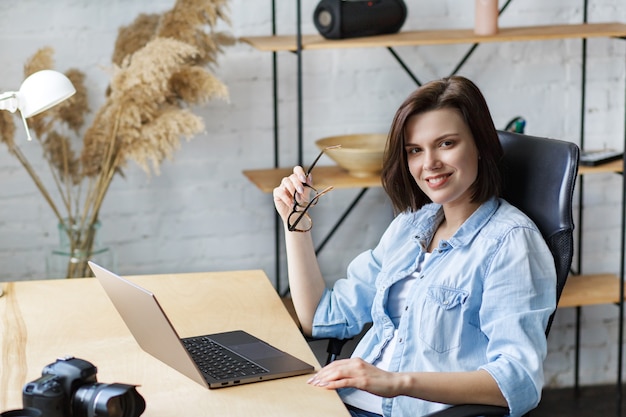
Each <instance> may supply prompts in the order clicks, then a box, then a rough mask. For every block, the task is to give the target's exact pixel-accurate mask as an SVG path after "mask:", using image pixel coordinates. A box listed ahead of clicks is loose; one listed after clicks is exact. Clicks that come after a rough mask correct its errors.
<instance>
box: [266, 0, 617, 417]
mask: <svg viewBox="0 0 626 417" xmlns="http://www.w3.org/2000/svg"><path fill="white" fill-rule="evenodd" d="M512 1H513V0H506V2H505V4H504V5H503V6H502V7H501V8H500V10H499V15H502V13H503V12H504V11H505V10H506V9H507V7H508V6H509V4H510V3H511V2H512ZM271 3H272V35H276V0H272V2H271ZM301 16H302V1H301V0H297V1H296V50H295V52H293V53H294V54H295V55H296V79H297V85H296V95H297V97H296V100H297V121H296V123H297V152H298V159H297V160H298V164H299V165H301V164H302V161H303V89H302V52H303V48H302V20H301ZM583 23H588V0H583ZM618 39H623V40H624V39H626V38H618ZM581 43H582V51H581V54H582V59H581V106H580V138H579V140H580V147H581V149H582V148H583V147H584V138H585V116H586V78H587V39H586V38H582V41H581ZM479 46H480V44H479V43H474V44H473V45H472V46H471V47H470V48H469V49H468V51H467V52H466V53H465V54H464V55H463V57H462V58H461V59H460V60H459V62H458V64H457V65H456V66H455V67H454V69H453V70H452V72H451V73H450V75H455V74H457V73H458V72H459V71H460V70H461V69H462V68H463V66H464V65H465V63H466V62H467V61H468V59H469V58H470V57H471V56H472V54H473V53H474V52H475V51H476V49H477V48H478V47H479ZM386 49H387V50H388V51H389V53H390V54H391V55H392V56H393V58H394V59H395V60H396V61H397V63H398V64H399V65H400V67H402V69H403V70H404V71H405V73H406V74H407V75H408V76H409V77H410V78H411V79H412V80H413V82H415V84H416V85H417V86H421V85H422V82H421V81H420V80H419V78H418V77H417V76H416V75H415V74H414V73H413V71H412V70H411V69H410V68H409V66H408V65H407V64H406V63H405V62H404V61H403V60H402V58H401V57H400V55H399V54H398V53H397V52H396V50H395V49H394V48H393V47H387V48H386ZM272 79H273V87H272V92H273V110H274V168H279V167H280V151H279V148H280V145H279V142H280V140H279V133H278V131H279V120H278V101H279V99H278V94H279V93H278V62H277V52H276V51H274V52H272ZM624 90H625V94H624V97H625V102H626V86H625V89H624ZM624 142H625V146H626V116H625V120H624ZM623 172H626V158H624V166H623ZM622 177H623V174H622ZM578 186H579V193H578V198H579V211H578V233H577V252H578V253H577V262H576V263H577V265H576V269H577V271H578V273H580V272H581V271H582V229H583V227H582V225H583V207H584V204H583V196H584V192H583V190H584V181H583V176H582V175H581V178H580V181H579V184H578ZM622 186H623V189H622V210H621V211H622V213H621V219H622V227H621V248H620V268H619V278H620V294H624V276H625V273H626V268H625V263H626V256H625V255H626V254H625V252H626V223H625V219H626V179H624V178H623V179H622ZM367 190H368V188H363V189H362V190H361V191H360V192H359V194H358V195H357V196H356V197H355V198H354V199H353V201H352V202H351V203H350V204H349V205H348V207H347V209H346V210H345V211H344V212H343V214H342V215H341V216H340V217H339V219H338V220H337V222H336V223H335V224H334V225H333V227H332V228H331V229H330V231H329V232H328V234H327V235H326V236H325V237H324V238H323V239H322V242H321V243H320V244H319V245H318V247H317V248H316V254H319V253H320V252H321V250H322V249H323V248H324V247H325V245H326V244H327V243H328V241H329V240H330V239H331V238H332V236H333V235H334V234H335V233H336V232H337V230H338V228H339V227H340V226H341V224H342V223H343V222H344V220H345V219H346V218H347V217H348V215H349V214H350V213H351V212H352V210H353V209H354V207H355V206H356V205H357V204H358V203H359V201H360V200H361V199H362V197H363V196H364V194H365V192H366V191H367ZM281 230H282V222H281V220H280V217H279V216H278V215H276V216H275V282H276V289H277V291H279V293H280V292H281V279H280V268H281V256H280V254H281V247H280V242H281V239H280V236H281ZM288 291H289V288H288V287H287V289H286V290H284V291H283V292H282V293H281V295H283V296H285V295H287V294H288ZM618 308H619V330H618V333H619V334H618V366H617V368H618V369H617V383H616V388H617V393H616V398H617V416H618V417H621V414H622V413H621V408H622V407H621V405H622V384H623V377H622V367H623V340H624V299H623V297H620V302H619V303H618ZM581 312H582V307H580V306H578V307H576V329H575V364H574V387H575V392H576V393H578V392H579V389H580V375H579V369H580V338H581V336H580V335H581Z"/></svg>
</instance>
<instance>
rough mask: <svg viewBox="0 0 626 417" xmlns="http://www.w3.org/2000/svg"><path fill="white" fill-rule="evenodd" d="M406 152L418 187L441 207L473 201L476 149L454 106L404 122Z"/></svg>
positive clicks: (470, 134)
mask: <svg viewBox="0 0 626 417" xmlns="http://www.w3.org/2000/svg"><path fill="white" fill-rule="evenodd" d="M406 130H407V132H406V133H407V134H406V144H405V151H406V154H407V161H408V165H409V171H410V172H411V175H412V176H413V179H414V180H415V182H416V183H417V185H418V187H419V188H420V189H421V190H422V191H423V192H424V193H425V194H426V195H427V196H428V197H429V198H430V199H431V200H432V201H433V202H435V203H438V204H441V205H443V206H444V207H446V206H448V207H453V206H457V205H466V204H472V203H471V199H472V190H471V186H472V184H474V181H476V177H477V175H478V149H477V148H476V143H475V141H474V137H473V136H472V132H471V131H470V129H469V127H468V126H467V125H466V124H465V121H464V120H463V118H462V117H461V115H460V113H459V112H458V111H457V110H455V109H446V108H444V109H439V110H431V111H428V112H425V113H421V114H417V115H415V116H412V117H411V118H410V119H409V121H408V123H407V129H406Z"/></svg>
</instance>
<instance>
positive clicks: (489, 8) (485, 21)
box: [474, 0, 498, 35]
mask: <svg viewBox="0 0 626 417" xmlns="http://www.w3.org/2000/svg"><path fill="white" fill-rule="evenodd" d="M474 33H475V34H477V35H495V34H496V33H498V0H476V8H475V10H474Z"/></svg>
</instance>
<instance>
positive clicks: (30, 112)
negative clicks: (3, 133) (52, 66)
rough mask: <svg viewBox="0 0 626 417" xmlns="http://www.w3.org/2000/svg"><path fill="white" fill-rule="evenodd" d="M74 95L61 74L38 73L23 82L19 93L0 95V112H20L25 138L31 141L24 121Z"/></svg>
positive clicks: (71, 86) (69, 83)
mask: <svg viewBox="0 0 626 417" xmlns="http://www.w3.org/2000/svg"><path fill="white" fill-rule="evenodd" d="M74 93H76V89H75V88H74V86H73V85H72V82H71V81H70V80H69V79H68V78H67V77H66V76H65V75H63V74H61V73H60V72H57V71H52V70H43V71H38V72H36V73H34V74H32V75H30V76H29V77H28V78H26V79H25V80H24V82H23V83H22V86H21V87H20V90H19V91H9V92H7V93H1V94H0V110H8V111H10V112H11V113H14V112H15V111H16V110H19V111H20V114H21V116H22V121H23V122H24V127H25V128H26V136H27V138H28V140H31V136H30V132H29V130H28V124H27V123H26V119H27V118H28V117H32V116H35V115H37V114H39V113H41V112H43V111H45V110H48V109H49V108H50V107H52V106H55V105H57V104H59V103H60V102H62V101H63V100H66V99H68V98H69V97H71V96H72V95H74Z"/></svg>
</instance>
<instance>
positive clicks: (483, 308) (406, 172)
mask: <svg viewBox="0 0 626 417" xmlns="http://www.w3.org/2000/svg"><path fill="white" fill-rule="evenodd" d="M502 155H503V150H502V146H501V144H500V141H499V139H498V135H497V133H496V129H495V127H494V124H493V122H492V120H491V114H490V112H489V108H488V107H487V103H486V102H485V99H484V97H483V95H482V93H481V92H480V91H479V90H478V88H477V87H476V85H474V83H473V82H471V81H470V80H468V79H466V78H463V77H458V76H455V77H449V78H444V79H441V80H435V81H431V82H429V83H427V84H425V85H424V86H423V87H420V88H419V89H417V90H416V91H415V92H414V93H413V94H411V95H410V96H409V97H408V98H407V99H406V100H405V101H404V102H403V103H402V105H401V106H400V108H399V109H398V111H397V112H396V115H395V117H394V119H393V122H392V126H391V130H390V133H389V137H388V143H387V149H386V152H385V157H384V161H383V171H382V182H383V186H384V188H385V191H387V194H388V195H389V196H390V198H391V200H392V202H393V204H394V208H395V210H396V212H397V213H398V215H397V216H396V217H395V219H394V220H393V221H392V222H391V224H390V225H389V227H388V228H387V231H386V232H385V233H384V234H383V236H382V238H381V240H380V242H379V243H378V245H377V246H376V247H375V248H374V249H372V250H368V251H365V252H363V253H361V254H360V255H359V256H357V257H356V258H355V259H354V260H353V261H352V262H351V263H350V265H349V267H348V270H347V276H346V278H345V279H340V280H338V281H337V282H336V283H335V285H334V286H333V288H332V289H329V288H326V287H325V284H324V279H323V277H322V274H321V272H320V269H319V265H318V263H317V258H316V254H315V251H314V249H313V244H312V240H311V236H310V233H308V232H307V233H293V232H291V231H290V230H289V228H288V227H285V243H286V250H287V260H288V267H289V284H290V288H291V295H292V299H293V303H294V307H295V310H296V313H297V316H298V319H299V321H300V324H301V325H302V328H303V330H304V331H305V332H307V333H309V334H311V335H312V336H313V337H316V338H327V337H331V338H338V339H347V338H350V337H353V336H356V335H357V334H358V333H360V332H361V330H362V329H363V328H364V326H366V325H368V324H369V323H372V326H371V328H370V329H369V330H368V331H367V333H366V334H365V336H364V337H363V338H362V339H361V341H360V342H359V344H358V345H357V347H356V349H355V351H354V353H353V356H352V358H351V359H347V360H339V361H335V362H332V363H331V364H329V365H327V366H326V367H324V368H323V369H321V370H320V371H319V372H318V373H317V374H316V375H315V376H314V377H312V378H311V379H310V380H309V383H310V384H312V385H314V386H318V387H323V388H326V389H338V390H339V393H340V395H341V397H342V399H343V401H344V402H345V403H346V405H347V406H348V409H349V410H350V412H351V413H352V415H353V416H358V417H360V416H372V415H374V416H376V415H385V416H388V415H390V414H391V410H393V413H394V415H397V416H414V415H426V414H429V413H432V412H434V411H437V410H439V409H441V408H444V407H445V405H444V404H464V403H479V404H487V405H495V406H505V407H508V408H509V410H510V415H511V416H521V415H523V414H524V413H525V412H527V411H528V410H530V409H532V408H534V407H535V406H536V405H537V403H538V402H539V398H540V395H541V389H542V387H543V370H542V363H543V360H544V358H545V356H546V350H547V349H546V339H545V335H544V329H545V327H546V324H547V321H548V318H549V316H550V314H551V313H552V312H553V311H554V309H555V307H556V306H555V300H556V294H555V288H556V273H555V269H554V260H553V258H552V255H551V253H550V250H549V249H548V247H547V245H546V243H545V241H544V240H543V237H542V236H541V233H540V232H539V230H538V229H537V228H536V226H535V225H534V224H533V223H532V221H531V220H530V219H529V218H528V217H526V215H524V214H523V213H522V212H521V211H520V210H518V209H516V208H515V207H513V206H512V205H511V204H509V203H508V202H506V201H505V200H503V199H502V198H500V176H499V175H500V174H499V171H498V163H499V161H500V159H501V157H502ZM309 181H310V177H308V176H307V175H305V173H304V171H303V169H302V167H299V166H297V167H295V168H294V170H293V174H292V175H290V176H289V177H286V178H284V179H283V180H282V182H281V184H280V185H279V186H278V187H276V188H275V189H274V204H275V206H276V210H277V211H278V213H279V214H280V216H281V218H282V219H283V221H284V222H286V221H287V217H288V213H289V209H290V202H291V201H292V200H293V199H294V198H295V196H297V195H299V194H300V193H302V192H303V190H304V187H303V184H308V183H309ZM520 294H525V296H520ZM503 299H505V300H507V303H506V304H502V303H501V300H503ZM513 357H514V358H517V359H516V360H511V359H510V358H513ZM468 387H472V388H471V389H468ZM519 387H527V389H525V390H522V391H523V392H522V391H521V390H520V389H519Z"/></svg>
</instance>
